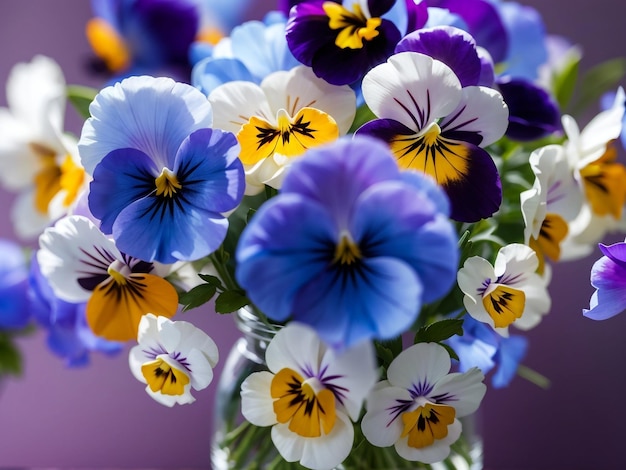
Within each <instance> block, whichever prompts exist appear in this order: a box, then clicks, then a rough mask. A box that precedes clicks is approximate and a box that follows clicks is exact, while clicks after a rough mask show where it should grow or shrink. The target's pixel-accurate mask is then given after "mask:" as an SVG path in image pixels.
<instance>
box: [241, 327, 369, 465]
mask: <svg viewBox="0 0 626 470" xmlns="http://www.w3.org/2000/svg"><path fill="white" fill-rule="evenodd" d="M265 358H266V360H267V366H268V368H269V371H262V372H256V373H253V374H251V375H250V376H249V377H248V378H247V379H246V380H245V381H244V382H243V384H242V385H241V400H242V401H241V410H242V413H243V415H244V417H245V418H246V419H247V420H248V421H250V422H251V423H252V424H254V425H255V426H272V431H271V436H272V442H273V443H274V445H275V446H276V448H277V449H278V452H280V454H281V455H282V457H283V458H284V459H285V460H287V461H288V462H300V464H301V465H303V466H305V467H308V468H313V469H331V468H334V467H336V466H337V465H339V464H340V463H341V462H342V461H343V460H344V459H345V458H346V457H347V456H348V455H349V454H350V450H351V449H352V443H353V440H354V427H353V425H352V423H351V421H350V420H351V419H352V420H353V421H356V420H357V419H358V417H359V414H360V412H361V406H362V404H363V400H364V399H365V397H366V396H367V394H368V392H369V391H370V390H371V388H372V386H373V385H374V383H375V382H376V379H377V378H378V372H377V368H376V362H375V355H374V348H373V346H372V344H371V343H369V342H361V343H359V344H358V345H356V346H354V347H352V348H349V349H347V350H344V351H343V352H341V353H337V352H336V351H334V350H333V349H331V348H329V347H327V346H326V345H325V344H324V343H323V342H322V341H321V340H320V338H319V336H318V335H317V334H316V333H315V331H314V330H313V329H311V328H309V327H307V326H305V325H302V324H298V323H290V324H289V325H287V326H286V327H284V328H283V329H281V330H280V331H278V333H277V334H276V336H275V337H274V339H272V341H271V343H270V344H269V346H268V347H267V352H266V355H265Z"/></svg>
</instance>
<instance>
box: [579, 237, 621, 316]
mask: <svg viewBox="0 0 626 470" xmlns="http://www.w3.org/2000/svg"><path fill="white" fill-rule="evenodd" d="M599 247H600V251H601V252H602V254H603V256H602V257H601V258H600V259H599V260H598V261H596V262H595V263H594V264H593V267H592V268H591V285H592V286H593V287H594V288H595V292H594V293H593V295H592V296H591V301H590V306H589V309H585V310H583V314H584V315H585V316H586V317H588V318H592V319H594V320H606V319H607V318H611V317H614V316H615V315H618V314H620V313H622V312H623V311H625V310H626V300H625V299H626V243H624V242H620V243H614V244H612V245H608V246H607V245H604V244H602V243H600V244H599Z"/></svg>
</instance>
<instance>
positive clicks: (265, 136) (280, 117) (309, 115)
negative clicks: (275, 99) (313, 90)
mask: <svg viewBox="0 0 626 470" xmlns="http://www.w3.org/2000/svg"><path fill="white" fill-rule="evenodd" d="M337 137H339V128H338V127H337V123H336V122H335V120H334V119H333V118H332V117H331V116H329V115H328V114H326V113H325V112H323V111H320V110H318V109H315V108H309V107H305V108H302V109H300V110H299V111H298V112H297V113H296V115H295V116H294V117H293V118H292V117H291V116H290V115H289V113H287V111H285V110H284V109H281V110H279V111H278V113H277V116H276V124H270V123H269V122H268V121H266V120H265V119H262V118H260V117H257V116H252V117H251V118H250V120H249V121H248V122H247V123H246V124H244V125H243V126H242V127H241V130H240V131H239V133H238V134H237V140H238V141H239V144H240V145H241V153H240V154H239V158H240V160H241V161H242V162H243V163H244V164H246V165H254V164H255V163H258V162H260V161H261V160H263V159H265V158H269V157H274V159H275V160H279V161H280V160H282V159H288V158H290V157H298V156H300V155H302V154H303V153H304V152H305V151H306V150H308V149H309V148H311V147H316V146H318V145H321V144H325V143H328V142H332V141H333V140H335V139H337ZM278 156H281V158H278Z"/></svg>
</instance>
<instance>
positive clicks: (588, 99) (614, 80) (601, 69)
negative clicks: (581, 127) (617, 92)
mask: <svg viewBox="0 0 626 470" xmlns="http://www.w3.org/2000/svg"><path fill="white" fill-rule="evenodd" d="M625 74H626V58H623V57H618V58H616V59H612V60H607V61H606V62H602V63H601V64H599V65H596V66H595V67H593V68H592V69H591V70H589V71H588V72H587V73H586V74H585V76H584V78H583V81H582V85H581V87H580V89H581V94H580V98H579V99H578V101H577V102H576V104H575V106H573V111H572V114H578V113H580V112H582V111H584V110H585V109H586V108H587V107H589V106H591V105H595V104H597V103H598V101H599V99H600V97H601V96H602V95H603V94H604V93H606V92H607V91H610V90H613V89H614V88H617V85H618V83H619V82H620V80H621V79H622V78H623V77H624V75H625Z"/></svg>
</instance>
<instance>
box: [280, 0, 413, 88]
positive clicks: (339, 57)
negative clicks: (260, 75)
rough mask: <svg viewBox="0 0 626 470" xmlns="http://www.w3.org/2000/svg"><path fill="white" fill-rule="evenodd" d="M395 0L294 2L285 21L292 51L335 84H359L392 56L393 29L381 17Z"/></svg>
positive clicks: (397, 36)
mask: <svg viewBox="0 0 626 470" xmlns="http://www.w3.org/2000/svg"><path fill="white" fill-rule="evenodd" d="M394 3H395V0H346V1H343V2H341V1H321V0H318V1H313V2H303V3H300V4H298V5H295V6H294V7H293V8H292V9H291V12H290V14H289V20H288V22H287V33H286V34H287V44H289V48H290V49H291V52H292V53H293V55H294V56H295V57H296V59H298V60H299V61H300V62H302V63H303V64H304V65H307V66H309V67H312V68H313V71H314V72H315V74H316V75H317V76H318V77H321V78H323V79H324V80H326V81H327V82H329V83H332V84H334V85H346V84H351V83H355V82H358V81H359V80H360V79H361V78H363V76H364V75H365V73H366V72H367V71H368V70H369V69H371V68H372V67H373V66H375V65H378V64H380V63H381V62H384V61H385V60H386V59H387V57H389V56H390V55H391V54H393V49H394V47H395V46H396V44H397V43H398V41H399V40H400V38H401V33H400V31H399V30H398V28H397V27H396V26H395V25H394V23H393V22H391V21H390V20H388V19H385V18H382V16H383V15H384V14H385V13H387V12H388V11H389V10H390V9H391V8H392V7H393V5H394Z"/></svg>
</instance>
